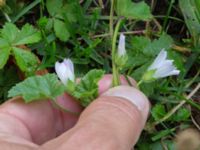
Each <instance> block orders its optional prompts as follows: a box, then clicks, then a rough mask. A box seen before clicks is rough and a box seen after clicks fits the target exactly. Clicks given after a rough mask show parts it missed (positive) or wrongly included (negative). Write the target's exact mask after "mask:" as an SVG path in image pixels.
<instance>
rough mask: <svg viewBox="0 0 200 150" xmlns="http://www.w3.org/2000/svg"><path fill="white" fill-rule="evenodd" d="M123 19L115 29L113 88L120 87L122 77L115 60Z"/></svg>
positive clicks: (113, 40)
mask: <svg viewBox="0 0 200 150" xmlns="http://www.w3.org/2000/svg"><path fill="white" fill-rule="evenodd" d="M121 22H122V19H120V20H119V21H118V22H117V25H116V27H115V32H114V35H113V38H112V69H113V82H112V84H113V87H114V86H118V85H120V77H119V76H120V75H119V69H118V68H117V65H116V64H115V58H116V42H117V35H118V32H119V27H120V25H121Z"/></svg>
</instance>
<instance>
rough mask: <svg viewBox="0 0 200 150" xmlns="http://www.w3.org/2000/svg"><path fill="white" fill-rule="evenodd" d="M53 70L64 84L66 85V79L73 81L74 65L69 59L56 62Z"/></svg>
mask: <svg viewBox="0 0 200 150" xmlns="http://www.w3.org/2000/svg"><path fill="white" fill-rule="evenodd" d="M55 70H56V73H57V75H58V77H59V79H60V80H61V81H62V83H63V84H64V85H67V82H68V80H70V81H72V82H74V80H75V75H74V65H73V62H72V61H71V60H70V59H64V61H63V62H61V63H59V62H56V64H55Z"/></svg>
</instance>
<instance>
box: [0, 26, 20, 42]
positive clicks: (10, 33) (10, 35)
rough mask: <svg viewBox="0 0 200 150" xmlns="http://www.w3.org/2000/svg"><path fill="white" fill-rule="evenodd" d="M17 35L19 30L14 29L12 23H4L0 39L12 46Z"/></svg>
mask: <svg viewBox="0 0 200 150" xmlns="http://www.w3.org/2000/svg"><path fill="white" fill-rule="evenodd" d="M18 33H19V29H18V28H17V27H16V25H14V24H12V23H6V24H5V25H4V26H3V29H2V30H1V37H2V38H4V39H6V40H7V41H8V42H9V44H12V42H13V41H14V40H15V38H16V36H17V34H18Z"/></svg>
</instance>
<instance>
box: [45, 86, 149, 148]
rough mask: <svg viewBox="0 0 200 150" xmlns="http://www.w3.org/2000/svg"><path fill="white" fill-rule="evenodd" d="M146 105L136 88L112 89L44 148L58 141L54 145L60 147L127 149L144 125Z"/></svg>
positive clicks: (147, 111)
mask: <svg viewBox="0 0 200 150" xmlns="http://www.w3.org/2000/svg"><path fill="white" fill-rule="evenodd" d="M149 107H150V105H149V101H148V100H147V98H146V96H145V95H144V94H143V93H142V92H140V91H139V90H138V89H136V88H133V87H128V86H119V87H115V88H112V89H110V90H108V91H107V92H106V93H104V94H102V95H101V96H100V97H99V98H98V99H96V100H95V101H94V102H93V103H91V104H90V105H89V106H88V107H87V108H86V109H85V110H84V111H83V113H82V114H81V116H80V118H79V121H78V123H77V124H76V125H75V127H74V128H72V129H71V130H69V131H68V132H67V133H65V134H63V135H62V136H60V137H59V138H58V139H56V140H54V141H52V142H50V143H47V145H46V146H45V147H46V148H48V147H50V148H53V147H54V146H55V147H56V143H59V145H57V146H58V147H62V148H63V150H64V149H71V150H76V149H77V150H78V149H88V150H90V149H91V150H93V149H101V150H107V149H120V150H128V149H131V148H132V147H133V146H134V145H135V143H136V142H137V140H138V138H139V136H140V133H141V131H142V129H143V127H144V124H145V122H146V120H147V116H148V113H149ZM61 145H62V146H61ZM58 147H57V148H58ZM62 148H61V149H62ZM61 149H59V150H61Z"/></svg>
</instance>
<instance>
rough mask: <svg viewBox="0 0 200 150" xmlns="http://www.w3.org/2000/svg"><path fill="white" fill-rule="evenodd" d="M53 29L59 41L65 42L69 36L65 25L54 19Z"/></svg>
mask: <svg viewBox="0 0 200 150" xmlns="http://www.w3.org/2000/svg"><path fill="white" fill-rule="evenodd" d="M54 31H55V34H56V36H57V37H58V38H59V39H60V40H61V41H64V42H66V41H67V40H68V39H69V37H70V33H69V31H68V29H67V25H66V24H65V23H64V22H63V21H61V20H59V19H54Z"/></svg>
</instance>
